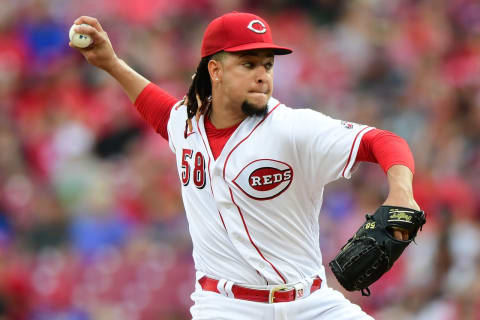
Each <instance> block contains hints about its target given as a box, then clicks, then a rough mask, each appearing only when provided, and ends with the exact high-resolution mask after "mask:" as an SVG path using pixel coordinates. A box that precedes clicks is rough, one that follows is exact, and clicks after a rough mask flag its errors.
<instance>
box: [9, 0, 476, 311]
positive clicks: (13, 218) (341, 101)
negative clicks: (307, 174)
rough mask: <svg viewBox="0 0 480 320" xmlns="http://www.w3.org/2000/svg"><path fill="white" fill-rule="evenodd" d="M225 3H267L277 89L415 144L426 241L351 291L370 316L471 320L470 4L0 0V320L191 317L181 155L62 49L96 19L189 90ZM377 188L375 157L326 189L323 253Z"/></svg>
mask: <svg viewBox="0 0 480 320" xmlns="http://www.w3.org/2000/svg"><path fill="white" fill-rule="evenodd" d="M232 10H238V11H251V12H254V13H257V14H259V15H261V16H263V17H264V18H266V20H267V21H268V22H269V24H270V26H271V27H272V29H273V36H274V39H275V41H276V42H278V43H279V44H283V45H286V46H289V47H292V48H293V49H294V54H292V55H288V56H282V57H277V58H276V62H275V69H274V70H275V90H274V96H275V97H276V98H278V99H280V100H281V101H282V102H284V103H285V104H287V105H289V106H298V107H311V108H314V109H316V110H319V111H321V112H323V113H326V114H328V115H331V116H333V117H336V118H340V119H343V120H348V121H354V122H359V123H364V124H368V125H371V126H375V127H377V128H381V129H387V130H390V131H393V132H395V133H397V134H398V135H400V136H402V137H404V138H405V139H406V140H407V141H408V142H409V144H410V146H411V148H412V151H413V153H414V156H415V159H416V175H415V181H414V191H415V197H416V199H417V202H418V203H419V205H420V206H421V207H422V208H423V209H424V210H425V211H426V213H427V216H428V223H427V225H426V226H425V227H424V229H423V232H421V233H420V234H419V236H418V237H417V239H416V242H417V243H418V245H415V244H413V245H411V246H410V247H409V248H408V249H407V250H406V252H405V254H404V255H403V256H402V258H401V259H400V260H399V261H398V262H397V264H396V265H395V266H394V268H393V269H392V270H391V272H389V273H388V274H386V275H385V276H384V278H382V279H381V280H380V281H379V282H378V283H376V284H375V285H374V286H373V287H372V288H371V289H372V296H371V297H369V298H364V297H361V295H360V294H359V293H358V292H357V293H347V292H345V294H346V296H347V297H348V298H349V299H351V300H352V301H354V302H355V303H358V304H360V305H361V306H362V308H364V309H365V310H366V311H367V312H369V313H370V314H372V315H373V316H374V317H375V318H376V319H388V320H392V319H393V320H395V319H417V320H423V319H436V320H457V319H480V225H479V222H480V194H479V192H478V190H479V189H480V3H479V2H478V1H475V0H424V1H420V0H417V1H413V0H389V1H380V0H348V1H346V0H278V1H274V0H267V1H253V0H250V1H248V0H176V1H169V0H136V1H129V0H82V1H66V0H15V1H2V2H1V9H0V319H1V320H4V319H8V320H10V319H12V320H17V319H18V320H22V319H35V320H43V319H45V320H57V319H62V320H64V319H65V320H90V319H95V320H97V319H100V320H104V319H106V320H109V319H126V320H137V319H138V320H150V319H157V320H179V319H189V318H190V317H189V311H188V309H189V307H190V305H191V303H192V302H191V300H190V299H189V295H190V293H191V292H192V290H193V287H194V269H193V261H192V258H191V242H190V238H189V234H188V225H187V222H186V220H185V214H184V209H183V206H182V202H181V196H180V184H179V180H178V174H177V171H176V168H175V162H174V156H173V154H172V153H171V152H170V150H169V149H168V146H167V144H166V142H164V141H163V140H162V138H161V137H160V136H159V135H157V134H155V133H154V131H153V130H152V129H150V128H149V127H147V126H146V125H145V124H144V122H143V121H142V119H141V118H140V117H139V115H138V114H137V113H136V111H135V109H134V107H132V105H131V103H130V102H129V100H128V98H127V96H126V95H125V94H124V93H123V92H122V91H121V88H120V87H119V86H118V85H117V84H116V83H115V82H114V81H113V80H112V78H110V77H109V76H108V75H107V74H105V73H103V72H102V71H100V70H97V69H95V68H93V67H92V66H90V65H88V64H87V63H86V62H85V60H84V59H83V57H82V56H81V55H80V54H79V53H78V52H76V51H75V50H73V49H71V48H69V47H68V30H69V28H70V25H71V24H72V23H73V21H74V20H75V18H77V17H78V16H80V15H90V16H94V17H97V18H98V19H99V20H100V22H101V23H102V25H103V27H104V29H105V30H106V31H107V32H108V34H109V37H110V39H111V41H112V43H113V46H114V48H115V49H116V52H117V55H118V56H120V57H121V58H123V59H124V60H125V61H126V62H127V63H129V64H130V65H131V66H132V67H134V68H135V69H136V70H137V71H139V72H140V73H141V74H143V75H145V76H146V77H147V78H149V79H150V80H152V81H153V82H155V83H157V84H159V85H160V86H161V87H162V88H164V89H166V90H167V91H169V92H170V93H172V94H173V95H175V96H177V97H179V98H181V97H183V95H184V94H185V91H186V90H187V89H188V86H189V84H190V77H191V75H192V73H193V71H194V70H195V68H196V65H197V63H198V62H199V60H200V42H201V38H202V35H203V31H204V29H205V27H206V26H207V24H208V23H209V21H211V20H212V19H213V18H214V17H216V16H218V15H221V14H223V13H226V12H229V11H232ZM387 191H388V190H387V185H386V178H385V174H384V173H383V171H382V170H381V169H380V168H379V167H378V166H376V165H372V164H362V165H361V166H360V168H359V169H358V170H357V172H356V174H355V175H354V177H353V178H352V179H351V180H350V181H338V182H335V183H333V184H331V185H329V186H328V187H327V190H326V196H325V203H324V207H323V209H322V211H321V218H320V221H319V223H320V226H321V237H320V239H319V241H320V245H321V248H322V252H323V255H324V261H326V262H328V261H329V260H330V259H331V258H332V257H333V256H334V255H335V253H336V252H337V251H338V250H339V248H340V247H341V245H342V244H343V243H344V242H345V241H346V240H347V239H348V238H349V237H350V236H351V235H352V233H353V232H354V231H355V230H356V228H357V227H358V226H359V225H360V223H361V222H362V220H363V219H364V214H365V213H367V212H373V211H374V210H375V208H376V207H378V206H379V205H380V204H381V203H382V201H383V200H384V199H385V196H386V194H387ZM327 269H328V268H327ZM327 271H328V276H329V277H330V281H329V284H330V285H331V286H333V287H335V288H338V284H337V282H336V280H334V279H333V278H332V275H331V273H330V271H329V270H327ZM339 290H342V289H340V288H339ZM342 292H344V291H343V290H342Z"/></svg>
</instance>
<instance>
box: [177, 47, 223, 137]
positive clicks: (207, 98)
mask: <svg viewBox="0 0 480 320" xmlns="http://www.w3.org/2000/svg"><path fill="white" fill-rule="evenodd" d="M223 55H224V52H223V51H220V52H218V53H215V54H213V55H210V56H207V57H204V58H202V60H200V63H199V64H198V67H197V71H196V72H195V74H194V75H193V77H192V84H191V85H190V88H189V89H188V93H187V96H186V104H187V116H188V118H187V123H186V125H185V137H186V135H187V130H188V129H189V130H190V131H191V130H192V118H193V117H194V116H196V115H202V114H207V113H208V112H210V108H211V105H212V83H211V80H210V73H209V72H208V62H210V60H217V61H218V60H220V59H222V57H223ZM197 98H198V99H197ZM199 103H200V105H199Z"/></svg>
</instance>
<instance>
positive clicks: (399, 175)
mask: <svg viewBox="0 0 480 320" xmlns="http://www.w3.org/2000/svg"><path fill="white" fill-rule="evenodd" d="M387 177H388V186H389V193H388V197H387V199H386V200H385V202H384V204H385V205H391V206H400V207H407V208H411V209H415V210H420V208H419V206H418V204H417V203H416V202H415V199H414V198H413V187H412V181H413V173H412V171H411V170H410V169H409V168H408V167H407V166H404V165H394V166H391V167H390V168H389V169H388V171H387Z"/></svg>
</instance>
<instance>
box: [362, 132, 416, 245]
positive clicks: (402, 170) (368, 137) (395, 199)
mask: <svg viewBox="0 0 480 320" xmlns="http://www.w3.org/2000/svg"><path fill="white" fill-rule="evenodd" d="M356 161H368V162H375V163H378V164H379V165H380V166H381V167H382V169H383V170H384V172H385V173H386V174H387V179H388V185H389V193H388V196H387V199H386V200H385V202H384V205H390V206H399V207H406V208H411V209H415V210H420V208H419V206H418V204H417V202H416V201H415V199H414V197H413V187H412V181H413V174H414V172H415V162H414V159H413V155H412V152H411V151H410V148H409V147H408V144H407V142H406V141H405V140H404V139H402V138H401V137H399V136H397V135H395V134H394V133H392V132H388V131H385V130H379V129H373V130H371V131H369V132H367V133H366V134H365V135H364V136H363V137H362V141H361V143H360V147H359V150H358V153H357V158H356ZM395 237H396V238H399V239H408V234H406V233H401V232H400V231H395Z"/></svg>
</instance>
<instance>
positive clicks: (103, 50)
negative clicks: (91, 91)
mask: <svg viewBox="0 0 480 320" xmlns="http://www.w3.org/2000/svg"><path fill="white" fill-rule="evenodd" d="M82 23H84V24H88V25H89V26H80V24H82ZM74 24H78V25H79V26H77V27H76V29H75V32H77V33H82V34H87V35H89V36H90V37H91V38H92V40H93V44H92V45H90V46H88V47H87V48H84V49H81V48H77V47H75V46H73V44H72V43H71V42H70V43H69V46H70V47H72V48H75V49H77V50H78V51H79V52H80V53H81V54H82V55H83V56H84V57H85V59H86V60H87V61H88V62H89V63H90V64H92V65H94V66H95V67H97V68H100V69H102V70H104V71H106V72H108V73H109V74H110V75H111V76H112V77H113V78H115V80H117V82H118V83H119V84H120V85H121V86H122V88H123V90H124V91H125V92H126V93H127V95H128V97H129V98H130V100H131V101H132V102H135V100H136V98H137V97H138V95H139V94H140V92H142V90H143V89H144V88H145V87H146V86H147V85H148V84H149V83H150V81H149V80H147V79H146V78H145V77H143V76H142V75H140V74H139V73H138V72H136V71H135V70H133V69H132V68H131V67H130V66H128V65H127V64H126V63H125V62H124V61H123V60H121V59H120V58H118V57H117V55H116V54H115V51H114V50H113V47H112V44H111V42H110V39H109V38H108V35H107V33H106V32H105V31H104V30H103V28H102V26H101V25H100V22H99V21H98V20H97V19H96V18H92V17H87V16H81V17H79V18H78V19H77V20H75V22H74Z"/></svg>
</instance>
